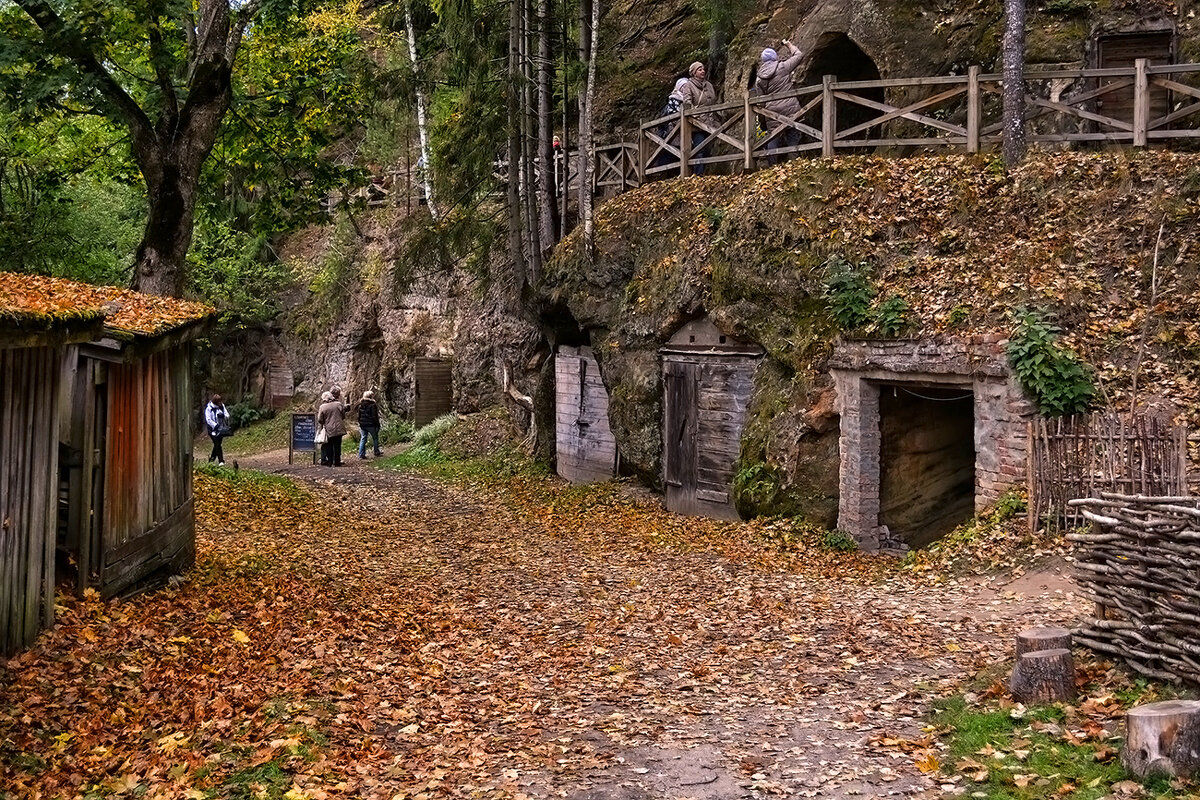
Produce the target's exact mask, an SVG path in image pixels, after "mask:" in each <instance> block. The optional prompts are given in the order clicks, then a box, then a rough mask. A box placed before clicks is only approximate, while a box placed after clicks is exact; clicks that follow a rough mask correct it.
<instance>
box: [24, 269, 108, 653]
mask: <svg viewBox="0 0 1200 800" xmlns="http://www.w3.org/2000/svg"><path fill="white" fill-rule="evenodd" d="M15 277H20V276H15ZM13 278H14V276H12V275H10V274H8V273H3V272H0V654H5V655H7V654H10V653H12V652H14V651H16V650H18V649H20V648H21V647H25V646H27V645H29V644H31V643H32V642H33V640H34V638H35V637H36V636H37V635H38V632H39V631H41V629H42V628H43V627H45V626H48V625H50V624H52V623H53V621H54V578H55V575H54V556H55V538H56V537H55V530H56V513H55V510H56V507H57V502H58V492H57V488H58V487H57V484H56V482H55V480H54V476H55V475H57V474H58V426H57V424H56V422H57V417H56V415H55V409H56V408H57V398H58V394H59V390H60V386H61V374H62V364H63V360H64V358H65V357H66V353H67V352H68V350H71V349H72V348H73V346H74V344H75V343H76V342H80V341H87V340H90V339H92V338H94V337H96V336H98V335H100V333H101V325H102V323H103V320H104V311H103V310H102V309H101V308H99V307H88V306H85V307H82V308H81V307H79V306H78V305H76V304H74V303H71V302H61V298H55V297H53V296H45V295H43V294H41V293H40V292H29V291H27V290H26V286H25V284H24V282H23V280H22V281H21V282H19V283H18V282H16V281H14V280H13Z"/></svg>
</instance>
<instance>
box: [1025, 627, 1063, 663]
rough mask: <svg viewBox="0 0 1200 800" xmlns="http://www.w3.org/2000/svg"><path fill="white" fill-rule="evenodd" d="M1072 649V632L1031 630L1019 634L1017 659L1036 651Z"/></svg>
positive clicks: (1057, 629)
mask: <svg viewBox="0 0 1200 800" xmlns="http://www.w3.org/2000/svg"><path fill="white" fill-rule="evenodd" d="M1059 648H1062V649H1064V650H1070V649H1071V632H1070V631H1069V630H1067V629H1066V628H1030V629H1029V630H1026V631H1021V632H1020V633H1018V634H1017V658H1020V657H1021V656H1023V655H1025V654H1026V653H1031V652H1033V651H1034V650H1058V649H1059Z"/></svg>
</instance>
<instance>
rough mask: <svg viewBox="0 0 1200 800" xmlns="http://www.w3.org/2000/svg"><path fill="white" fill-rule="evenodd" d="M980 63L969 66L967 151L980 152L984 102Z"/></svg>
mask: <svg viewBox="0 0 1200 800" xmlns="http://www.w3.org/2000/svg"><path fill="white" fill-rule="evenodd" d="M979 73H980V67H979V65H978V64H972V65H971V66H969V67H967V152H968V153H978V152H979V129H980V127H982V121H983V120H982V113H983V103H982V102H980V99H981V95H980V94H979Z"/></svg>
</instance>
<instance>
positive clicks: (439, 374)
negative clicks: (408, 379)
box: [413, 358, 454, 428]
mask: <svg viewBox="0 0 1200 800" xmlns="http://www.w3.org/2000/svg"><path fill="white" fill-rule="evenodd" d="M453 385H454V369H453V365H452V364H451V363H450V362H449V361H443V360H442V359H440V358H418V359H417V364H416V387H415V395H416V397H415V398H414V401H413V424H415V425H416V426H417V427H418V428H420V427H422V426H424V425H428V424H429V423H430V422H433V421H434V420H435V419H437V418H438V417H440V416H442V415H443V414H449V413H450V410H451V408H452V407H453Z"/></svg>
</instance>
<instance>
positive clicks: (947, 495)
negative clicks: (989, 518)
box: [879, 384, 975, 549]
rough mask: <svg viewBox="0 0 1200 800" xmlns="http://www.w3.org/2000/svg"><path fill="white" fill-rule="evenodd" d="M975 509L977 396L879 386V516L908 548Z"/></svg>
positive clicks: (965, 390)
mask: <svg viewBox="0 0 1200 800" xmlns="http://www.w3.org/2000/svg"><path fill="white" fill-rule="evenodd" d="M974 513H975V401H974V394H973V393H972V392H971V390H970V389H968V388H963V387H957V386H920V385H913V384H884V385H881V386H880V387H879V522H880V524H881V525H886V526H887V527H888V528H889V530H891V531H892V533H893V535H895V536H897V537H898V538H899V539H900V540H901V541H903V542H904V543H905V544H907V545H908V546H909V547H910V548H912V549H917V548H919V547H924V546H925V545H927V544H929V543H931V542H934V541H936V540H938V539H940V538H941V537H943V536H945V535H946V534H947V533H949V532H950V531H952V530H954V528H955V527H957V526H958V525H960V524H962V523H963V522H964V521H966V520H967V519H970V517H971V516H972V515H973V514H974Z"/></svg>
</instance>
